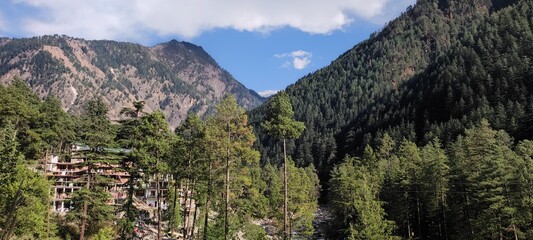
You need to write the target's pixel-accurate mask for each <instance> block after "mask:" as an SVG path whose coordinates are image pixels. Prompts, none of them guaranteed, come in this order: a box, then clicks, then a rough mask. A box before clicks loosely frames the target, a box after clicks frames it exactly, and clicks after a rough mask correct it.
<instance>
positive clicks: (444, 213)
mask: <svg viewBox="0 0 533 240" xmlns="http://www.w3.org/2000/svg"><path fill="white" fill-rule="evenodd" d="M444 206H445V199H444V194H441V211H442V222H443V223H444V239H445V240H448V224H447V223H446V221H447V219H446V209H445V208H444Z"/></svg>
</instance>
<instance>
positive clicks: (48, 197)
mask: <svg viewBox="0 0 533 240" xmlns="http://www.w3.org/2000/svg"><path fill="white" fill-rule="evenodd" d="M50 164H52V161H50ZM47 166H48V149H47V150H46V151H45V152H44V177H45V178H46V179H48V176H46V174H47V172H48V170H47V169H46V168H47ZM50 188H51V187H50V185H48V192H47V193H48V194H47V195H46V239H50Z"/></svg>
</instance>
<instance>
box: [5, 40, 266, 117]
mask: <svg viewBox="0 0 533 240" xmlns="http://www.w3.org/2000/svg"><path fill="white" fill-rule="evenodd" d="M0 63H1V64H2V66H0V82H1V83H3V84H6V83H9V82H10V81H11V80H12V79H13V78H14V77H15V76H18V77H20V78H21V79H22V80H24V81H26V82H27V83H28V84H29V85H30V87H31V88H32V89H33V90H34V91H35V92H36V93H37V94H38V95H39V96H40V97H41V98H45V97H46V96H47V95H48V94H53V95H56V96H58V97H59V98H60V99H61V100H62V106H63V107H64V109H66V110H69V111H71V112H74V113H79V112H80V111H81V109H82V106H83V103H84V102H86V101H87V100H89V99H90V98H92V97H93V96H95V95H103V96H104V98H105V100H106V101H107V103H108V104H109V107H110V110H111V111H110V114H109V117H110V118H111V119H115V120H118V119H121V118H122V117H121V116H120V114H119V112H120V109H121V108H122V107H129V106H130V105H131V103H132V102H133V101H138V100H143V101H145V102H146V109H145V110H146V111H156V110H162V111H163V112H164V113H165V115H166V116H167V120H168V121H169V123H170V125H171V126H172V127H176V126H177V125H178V124H179V123H180V122H181V120H183V119H184V118H185V117H186V115H187V114H188V113H189V112H191V111H192V112H195V113H198V114H200V115H204V114H206V113H208V112H210V111H211V109H212V106H213V105H214V104H215V103H216V102H218V101H219V100H220V99H221V98H222V97H223V96H224V95H226V94H228V93H230V94H233V95H235V96H236V98H237V99H238V102H239V104H240V105H241V106H243V107H245V108H248V109H250V108H253V107H255V106H257V105H259V104H260V103H261V102H262V101H263V98H262V97H261V96H259V95H258V94H257V93H256V92H254V91H253V90H249V89H247V88H246V87H245V86H244V85H242V84H241V83H239V82H238V81H237V80H236V79H235V78H233V76H232V75H231V74H230V73H228V72H227V71H226V70H224V69H222V68H221V67H220V66H219V65H218V63H217V62H216V61H215V59H213V58H212V57H211V56H210V55H209V54H208V53H207V52H205V50H203V48H202V47H200V46H196V45H194V44H192V43H187V42H178V41H176V40H171V41H169V42H165V43H160V44H157V45H155V46H152V47H146V46H143V45H140V44H136V43H128V42H117V41H110V40H84V39H80V38H73V37H68V36H59V35H53V36H40V37H33V38H20V39H16V38H2V39H0Z"/></svg>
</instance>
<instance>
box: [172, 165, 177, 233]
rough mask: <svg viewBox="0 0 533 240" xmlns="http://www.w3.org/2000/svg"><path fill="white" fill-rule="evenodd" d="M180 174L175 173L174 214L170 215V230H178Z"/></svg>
mask: <svg viewBox="0 0 533 240" xmlns="http://www.w3.org/2000/svg"><path fill="white" fill-rule="evenodd" d="M178 189H179V187H178V176H177V174H175V175H174V197H173V199H172V214H171V215H170V230H171V231H172V232H175V231H176V226H175V225H176V205H177V204H176V202H177V201H178Z"/></svg>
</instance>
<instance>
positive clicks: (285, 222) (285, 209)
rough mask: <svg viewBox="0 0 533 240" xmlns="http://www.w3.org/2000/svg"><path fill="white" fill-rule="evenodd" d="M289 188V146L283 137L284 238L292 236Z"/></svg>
mask: <svg viewBox="0 0 533 240" xmlns="http://www.w3.org/2000/svg"><path fill="white" fill-rule="evenodd" d="M288 206H289V200H288V190H287V147H286V140H285V138H283V239H288V238H290V233H289V232H287V223H288V222H287V220H288V218H287V215H288V209H289V207H288Z"/></svg>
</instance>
